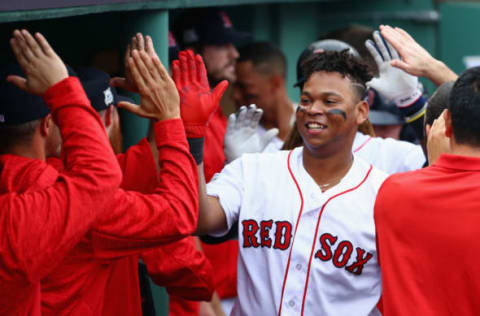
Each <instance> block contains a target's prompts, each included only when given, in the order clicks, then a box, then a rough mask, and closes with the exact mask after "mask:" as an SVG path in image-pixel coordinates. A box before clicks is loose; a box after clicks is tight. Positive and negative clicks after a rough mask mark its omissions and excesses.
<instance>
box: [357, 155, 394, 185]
mask: <svg viewBox="0 0 480 316" xmlns="http://www.w3.org/2000/svg"><path fill="white" fill-rule="evenodd" d="M355 163H356V164H357V165H358V166H359V168H361V169H363V170H364V171H363V172H364V173H365V182H366V183H367V184H368V185H370V186H372V187H373V188H374V190H375V191H378V189H379V188H380V186H381V185H382V183H383V182H384V181H385V179H386V178H387V177H388V174H387V173H385V172H383V171H382V170H380V169H377V168H376V167H375V166H373V165H372V164H371V163H369V162H367V161H365V160H364V159H363V158H361V157H358V156H355Z"/></svg>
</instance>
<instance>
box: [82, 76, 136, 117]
mask: <svg viewBox="0 0 480 316" xmlns="http://www.w3.org/2000/svg"><path fill="white" fill-rule="evenodd" d="M75 71H76V73H77V75H78V78H79V79H80V82H81V83H82V86H83V89H84V90H85V93H86V94H87V97H88V99H89V100H90V103H91V104H92V107H93V108H94V109H95V110H96V111H97V112H100V111H103V110H106V109H107V108H108V107H109V106H110V105H115V106H116V105H117V104H118V102H120V101H128V102H131V103H133V100H131V99H129V98H127V97H124V96H121V95H119V94H118V93H117V90H116V89H115V87H111V86H110V79H111V78H110V76H109V75H108V74H107V73H106V72H104V71H101V70H100V69H96V68H93V67H79V68H76V69H75Z"/></svg>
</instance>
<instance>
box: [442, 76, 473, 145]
mask: <svg viewBox="0 0 480 316" xmlns="http://www.w3.org/2000/svg"><path fill="white" fill-rule="evenodd" d="M449 110H450V113H451V116H452V126H453V137H454V139H455V141H456V142H457V143H459V144H464V145H471V146H475V147H476V146H480V124H479V122H480V67H474V68H470V69H467V70H466V71H465V72H463V73H462V74H461V75H460V77H459V78H458V79H457V81H456V82H455V84H454V85H453V88H452V91H451V93H450V102H449Z"/></svg>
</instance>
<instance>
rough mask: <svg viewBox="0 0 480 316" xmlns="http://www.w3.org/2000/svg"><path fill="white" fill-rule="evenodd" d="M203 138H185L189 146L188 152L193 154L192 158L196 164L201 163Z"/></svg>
mask: <svg viewBox="0 0 480 316" xmlns="http://www.w3.org/2000/svg"><path fill="white" fill-rule="evenodd" d="M204 140H205V138H204V137H200V138H187V141H188V145H189V147H190V153H191V154H192V156H193V159H195V162H196V163H197V165H199V164H201V163H202V162H203V142H204Z"/></svg>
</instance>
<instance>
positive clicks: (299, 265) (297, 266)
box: [295, 263, 302, 271]
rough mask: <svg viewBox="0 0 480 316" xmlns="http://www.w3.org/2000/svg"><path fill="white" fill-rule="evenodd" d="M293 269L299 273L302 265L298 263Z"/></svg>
mask: <svg viewBox="0 0 480 316" xmlns="http://www.w3.org/2000/svg"><path fill="white" fill-rule="evenodd" d="M295 268H296V269H297V270H298V271H300V270H302V265H301V264H300V263H298V264H297V265H296V266H295Z"/></svg>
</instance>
